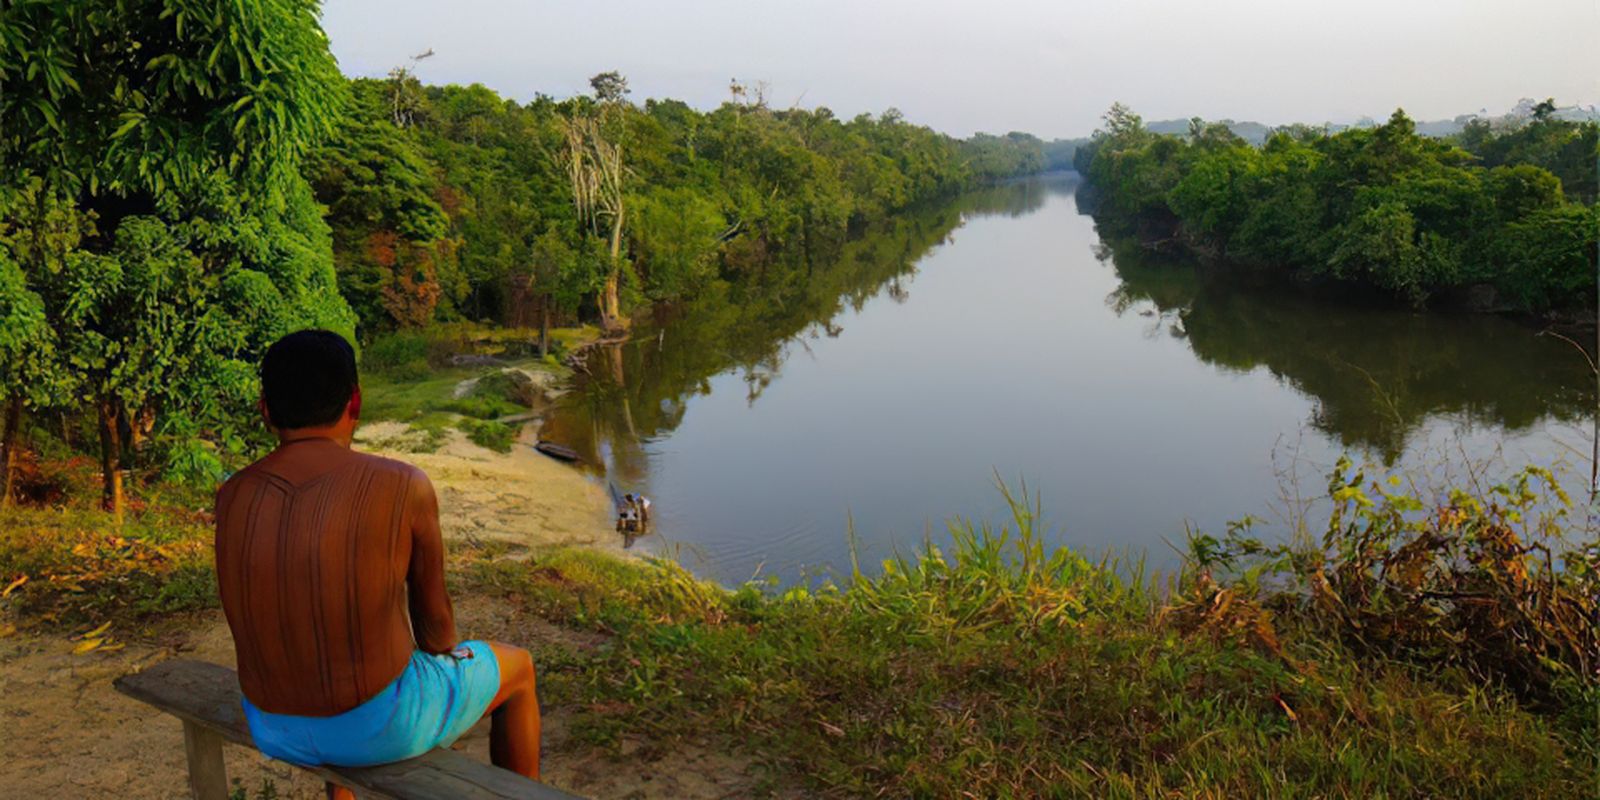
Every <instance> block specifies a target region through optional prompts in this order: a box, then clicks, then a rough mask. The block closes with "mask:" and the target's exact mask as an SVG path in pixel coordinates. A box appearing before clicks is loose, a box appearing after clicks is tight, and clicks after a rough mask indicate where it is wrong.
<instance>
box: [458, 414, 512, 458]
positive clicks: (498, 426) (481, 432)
mask: <svg viewBox="0 0 1600 800" xmlns="http://www.w3.org/2000/svg"><path fill="white" fill-rule="evenodd" d="M456 425H457V426H458V427H459V428H460V429H461V430H462V431H463V432H464V433H466V434H467V438H468V439H471V440H472V443H473V444H476V445H478V446H479V447H484V448H487V449H489V450H493V451H495V452H496V453H509V452H511V445H513V444H515V443H516V440H517V429H516V428H515V427H512V426H511V425H507V424H506V423H504V422H496V421H494V420H486V419H471V418H463V419H461V420H460V421H459V422H457V423H456Z"/></svg>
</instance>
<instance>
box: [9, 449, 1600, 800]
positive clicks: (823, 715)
mask: <svg viewBox="0 0 1600 800" xmlns="http://www.w3.org/2000/svg"><path fill="white" fill-rule="evenodd" d="M446 457H447V458H448V457H450V456H446ZM1537 477H1538V476H1533V478H1534V479H1535V480H1534V481H1533V482H1524V483H1519V484H1514V485H1510V486H1507V487H1505V493H1504V494H1499V493H1496V494H1495V495H1493V497H1496V498H1498V500H1497V502H1498V503H1502V504H1504V507H1500V506H1496V505H1491V504H1487V503H1479V502H1478V501H1477V500H1475V499H1473V498H1471V497H1467V496H1465V495H1462V496H1460V497H1458V498H1457V499H1456V500H1454V501H1452V503H1451V504H1450V505H1449V506H1447V507H1443V508H1439V509H1436V510H1435V511H1433V512H1430V513H1428V514H1426V515H1423V516H1422V517H1420V518H1418V520H1417V521H1416V522H1407V521H1405V517H1404V515H1403V514H1400V513H1397V512H1401V511H1403V510H1404V509H1407V508H1413V507H1414V506H1413V505H1412V504H1413V502H1414V501H1411V500H1409V499H1408V498H1404V497H1401V496H1398V495H1389V494H1384V492H1385V491H1389V490H1390V488H1389V487H1388V484H1386V483H1383V482H1380V481H1376V480H1374V481H1372V482H1370V483H1369V482H1367V481H1366V479H1365V478H1363V477H1362V476H1360V475H1350V476H1348V481H1349V482H1348V483H1344V484H1340V485H1338V486H1336V487H1335V488H1336V490H1337V492H1338V496H1339V497H1341V498H1342V500H1341V506H1340V510H1339V511H1338V512H1337V513H1338V516H1336V517H1335V519H1334V520H1333V522H1331V523H1330V526H1329V530H1330V536H1331V537H1332V538H1331V539H1330V540H1329V544H1328V548H1327V550H1326V551H1320V550H1318V551H1301V552H1292V551H1289V550H1287V549H1285V548H1278V547H1272V546H1268V545H1262V544H1261V543H1253V542H1250V541H1249V540H1247V539H1242V538H1239V537H1238V536H1236V535H1230V536H1228V537H1226V538H1224V539H1222V540H1217V539H1198V540H1196V541H1194V542H1192V543H1191V550H1192V552H1191V559H1192V560H1191V561H1190V567H1189V569H1188V570H1186V571H1185V573H1184V574H1182V575H1175V576H1168V577H1165V578H1158V577H1155V576H1151V575H1148V574H1146V573H1144V571H1143V570H1142V568H1141V566H1140V565H1139V564H1126V563H1124V564H1117V563H1106V562H1101V563H1093V562H1089V561H1086V560H1084V559H1083V558H1081V557H1079V556H1077V555H1075V554H1074V553H1072V552H1071V551H1068V550H1065V549H1060V550H1052V549H1047V548H1046V547H1045V545H1044V544H1043V543H1042V540H1041V537H1040V535H1039V532H1038V531H1036V530H1035V517H1034V513H1035V512H1034V510H1033V509H1032V507H1031V506H1030V504H1029V502H1028V499H1027V498H1019V499H1018V501H1017V502H1015V503H1013V504H1012V511H1013V517H1012V519H1011V520H1009V521H1006V522H1005V523H1004V524H1003V525H1000V524H997V525H996V526H995V527H992V528H991V527H974V526H971V525H966V526H962V527H957V528H956V529H955V538H954V540H953V541H952V542H951V543H950V545H949V546H948V547H943V548H939V549H933V550H928V551H925V552H923V553H921V554H919V555H917V556H914V557H907V558H903V559H898V560H894V561H890V562H887V563H885V564H883V565H882V566H881V568H880V569H879V570H877V571H876V573H875V574H876V575H877V577H869V576H866V575H856V576H855V577H853V578H846V579H844V580H842V582H840V583H827V584H822V585H818V586H813V587H809V588H804V587H795V588H791V589H788V590H786V591H782V592H777V591H772V590H768V589H765V588H763V587H762V586H759V585H747V586H742V587H739V588H737V589H735V590H729V589H724V588H721V587H718V586H716V585H714V584H711V583H709V582H706V581H703V580H700V579H697V578H695V577H694V576H692V575H690V574H689V573H687V572H686V571H685V570H683V569H682V568H681V567H679V566H677V565H675V564H673V563H670V562H661V561H653V560H646V559H632V558H619V557H617V556H616V555H614V554H611V553H607V552H604V551H602V550H599V549H596V548H593V547H563V548H554V549H539V550H534V549H529V550H527V551H526V552H523V551H521V550H519V549H518V548H517V547H515V546H513V545H512V544H511V543H510V542H509V541H507V540H504V539H497V538H491V537H483V536H475V535H470V534H469V535H461V534H457V535H455V538H453V541H452V544H451V546H450V548H449V554H450V560H449V563H448V565H447V566H448V570H449V581H450V586H451V590H452V593H453V595H454V597H455V598H456V602H457V607H458V611H459V614H460V618H461V620H462V624H463V626H464V627H465V628H466V629H468V630H471V631H473V634H474V635H486V636H491V637H494V638H500V639H505V640H508V641H512V642H517V643H519V644H523V645H525V646H528V647H530V648H532V649H533V651H534V654H535V660H536V663H537V664H538V665H539V669H540V696H541V702H542V704H543V707H544V709H545V718H546V721H547V734H546V739H545V748H546V757H545V764H546V769H547V773H546V778H547V779H548V780H549V781H550V782H552V783H554V784H555V785H558V786H561V787H563V788H566V789H569V790H572V791H576V792H579V793H581V794H585V795H589V796H594V797H652V796H672V797H726V796H741V797H744V796H750V797H755V796H780V797H788V796H814V795H819V794H820V795H825V796H840V797H846V796H849V797H853V796H885V795H887V796H910V797H947V796H960V795H961V794H962V793H969V794H971V795H975V796H984V797H990V796H1018V797H1024V796H1030V797H1031V796H1060V797H1130V798H1132V797H1149V796H1173V795H1177V796H1190V797H1260V796H1291V795H1292V796H1322V797H1370V796H1390V797H1417V798H1421V797H1435V796H1451V797H1482V798H1497V797H1506V796H1519V797H1528V798H1543V797H1551V798H1569V797H1570V798H1584V797H1592V796H1593V795H1594V793H1595V790H1596V789H1597V788H1600V786H1597V785H1596V783H1595V776H1596V775H1597V774H1600V772H1597V770H1600V747H1597V743H1600V735H1597V734H1600V690H1597V687H1596V679H1595V676H1593V675H1590V674H1588V673H1587V672H1586V670H1587V669H1589V668H1591V667H1585V666H1584V665H1585V664H1590V665H1592V664H1593V663H1596V662H1595V660H1594V659H1596V657H1597V656H1600V648H1597V646H1596V642H1595V632H1594V631H1593V630H1592V628H1584V627H1582V624H1583V620H1586V619H1589V618H1590V617H1589V615H1592V614H1593V613H1594V612H1595V611H1596V610H1597V606H1596V605H1595V604H1596V601H1597V598H1600V592H1597V591H1596V586H1595V580H1596V579H1595V574H1596V570H1595V567H1596V566H1597V564H1600V554H1596V553H1594V552H1593V551H1592V550H1591V551H1588V552H1587V553H1585V552H1584V551H1581V550H1580V551H1577V552H1578V557H1577V559H1576V560H1569V562H1568V563H1567V565H1566V566H1565V568H1564V570H1563V571H1561V572H1552V571H1551V570H1550V569H1549V568H1547V567H1546V566H1545V565H1544V559H1543V556H1542V555H1541V554H1540V551H1539V549H1538V548H1539V547H1540V546H1542V545H1543V544H1544V542H1545V541H1546V539H1545V537H1547V536H1548V535H1551V534H1552V533H1553V531H1552V530H1551V529H1548V528H1541V527H1539V526H1538V525H1534V526H1524V525H1522V524H1521V521H1520V518H1519V517H1518V516H1517V514H1518V513H1519V511H1518V510H1519V509H1520V508H1522V507H1523V506H1522V505H1521V504H1522V503H1523V502H1525V501H1524V500H1523V499H1522V498H1525V497H1529V496H1531V495H1532V494H1535V493H1537V492H1538V486H1537V485H1536V483H1537V481H1536V479H1537ZM146 513H156V512H151V511H147V512H146ZM10 521H12V522H14V521H15V520H10ZM135 523H136V524H135V525H134V526H132V527H130V528H128V529H126V534H127V536H123V537H116V538H117V539H120V540H121V541H120V542H119V541H109V542H105V543H104V544H103V545H102V544H96V543H95V542H98V541H99V540H102V539H104V538H105V534H104V532H103V531H101V532H98V533H96V534H94V535H89V536H86V537H84V538H83V539H82V540H80V541H77V542H75V543H74V541H73V540H71V539H70V538H69V539H67V540H66V541H64V542H62V544H61V545H60V547H61V548H62V549H64V550H65V551H66V553H67V554H69V555H65V556H62V557H61V558H60V559H58V563H66V564H72V565H78V566H85V565H88V566H92V565H93V564H95V563H98V562H96V558H98V557H99V554H100V553H101V552H102V548H111V549H112V550H113V551H114V552H116V553H119V554H120V556H119V558H118V560H117V561H116V563H124V562H127V561H129V560H133V561H136V562H137V561H141V560H142V561H143V563H145V564H146V565H147V566H146V568H145V569H144V570H143V572H144V574H146V575H148V576H150V577H152V578H153V579H154V581H155V582H154V583H153V584H152V588H153V591H152V592H151V593H150V596H152V597H168V599H174V598H181V597H191V598H202V599H203V601H204V602H205V603H210V602H211V598H212V597H214V594H210V593H193V592H188V591H179V592H176V593H169V590H171V589H172V588H173V587H180V588H181V587H183V586H184V585H185V579H184V576H185V574H187V573H186V570H185V569H183V568H182V565H183V563H184V559H185V558H186V557H187V556H186V554H187V555H188V556H193V557H195V558H197V559H198V563H199V564H200V565H201V566H202V567H204V568H206V569H205V570H204V572H203V573H202V574H203V575H205V576H207V577H208V576H209V569H208V567H209V564H208V563H205V559H206V557H207V555H208V553H209V549H208V548H205V547H203V546H199V547H196V548H194V549H188V544H190V543H195V542H203V541H204V540H205V539H206V536H207V534H208V533H209V531H208V529H207V528H206V527H205V526H204V525H203V524H202V523H201V522H200V521H198V520H196V521H193V522H192V524H190V525H188V526H187V527H184V526H158V525H155V524H154V520H150V519H139V520H135ZM67 532H68V531H65V530H57V531H55V532H54V533H56V534H62V533H67ZM128 536H137V537H139V538H137V539H131V538H127V537H128ZM1524 537H1526V538H1524ZM475 540H476V541H475ZM17 541H18V537H17V535H16V533H15V528H14V526H13V525H11V524H8V525H7V526H6V527H5V528H4V530H3V532H0V571H3V572H4V576H5V577H6V578H8V579H9V578H10V576H11V575H13V574H15V569H16V567H15V564H16V560H15V555H16V551H15V548H14V545H15V544H16V542H17ZM145 548H149V549H150V552H151V553H153V554H150V555H148V557H147V558H146V557H145V556H144V555H141V554H145V553H146V549H145ZM1341 554H1345V555H1341ZM1419 556H1420V558H1419ZM1584 559H1588V560H1584ZM1419 565H1423V566H1421V567H1420V569H1419ZM1362 576H1367V577H1366V578H1363V577H1362ZM123 577H124V578H126V577H128V576H127V575H124V576H123ZM34 578H35V580H37V581H39V583H37V584H35V583H33V582H32V581H29V582H26V583H23V584H21V585H20V586H18V587H16V588H14V589H12V591H10V592H9V593H8V598H7V599H6V601H4V602H5V613H6V614H7V615H8V619H12V620H17V621H20V622H22V623H23V624H24V626H25V630H24V631H23V632H21V633H18V632H16V631H15V630H14V629H12V630H10V631H8V632H7V635H5V636H0V696H3V697H5V698H6V700H5V704H4V707H3V710H4V715H5V721H6V726H7V733H8V736H7V737H5V739H4V740H3V742H0V748H3V749H0V756H4V757H3V758H0V782H3V785H6V786H10V787H14V788H15V787H24V786H25V787H30V788H32V789H35V790H37V791H40V792H43V791H46V790H49V789H51V788H60V787H72V788H74V789H79V790H82V791H83V792H86V793H103V792H109V791H111V790H113V789H115V790H116V791H117V793H118V794H119V795H120V796H124V797H130V798H143V797H152V798H153V797H164V796H170V795H171V794H172V793H173V792H175V791H180V790H181V789H179V788H178V787H180V786H181V780H182V777H181V776H182V772H181V769H180V765H179V756H178V753H180V752H181V747H179V746H178V740H179V737H178V733H177V730H178V729H177V726H176V724H175V723H173V722H172V721H171V720H165V719H161V718H160V717H159V715H158V714H157V713H155V712H153V711H150V710H148V709H144V708H143V707H139V706H137V705H136V704H132V703H131V702H129V701H126V700H123V699H121V698H119V697H117V696H115V695H114V693H113V692H112V691H111V689H110V680H111V679H112V678H113V677H114V676H116V675H118V674H122V673H124V672H127V671H130V670H134V669H138V668H140V667H141V666H142V665H145V664H148V663H152V662H153V661H156V660H160V659H164V658H168V657H174V656H178V655H182V656H184V657H199V658H204V659H207V660H212V661H216V662H218V663H224V664H227V663H231V660H232V653H231V648H229V647H228V639H227V633H226V627H225V625H224V624H223V623H222V621H221V619H220V616H219V615H218V613H217V611H215V610H214V609H212V610H202V611H194V610H189V609H185V608H182V607H176V606H174V607H168V608H164V609H163V608H155V607H149V606H147V607H144V608H129V607H125V606H118V605H116V604H115V603H103V604H102V605H99V606H97V607H92V608H82V607H79V608H78V611H79V612H82V613H80V614H78V615H76V616H74V615H73V608H74V606H72V605H71V604H70V603H68V604H64V605H55V606H50V605H44V606H41V605H38V604H36V603H35V602H33V600H34V599H37V598H34V595H35V593H38V592H40V591H41V590H46V591H48V590H50V589H52V588H53V589H54V590H56V591H59V592H61V593H62V594H63V595H65V596H67V597H84V596H87V597H99V598H102V600H104V599H106V598H113V597H115V596H116V595H117V594H118V593H128V592H130V591H131V587H132V586H134V585H135V584H129V583H127V582H126V581H121V582H119V579H117V578H115V577H111V578H107V577H95V576H93V575H91V574H88V573H86V572H82V571H80V573H78V574H76V575H70V576H67V577H65V578H63V576H62V575H61V574H56V573H48V572H36V573H34ZM64 582H71V583H73V584H76V586H75V587H73V586H63V585H62V584H63V583H64ZM137 585H143V584H137ZM1265 586H1273V587H1278V588H1274V589H1270V590H1269V589H1266V588H1263V587H1265ZM108 587H109V591H108ZM1468 591H1470V592H1472V593H1473V594H1474V596H1476V597H1477V598H1478V601H1477V602H1475V603H1474V604H1471V605H1449V604H1439V603H1438V602H1437V601H1435V600H1430V599H1429V598H1434V597H1438V596H1441V595H1445V594H1460V593H1461V592H1468ZM103 619H104V620H106V621H108V622H110V624H109V625H105V623H103V622H101V620H103ZM73 620H76V621H73ZM1574 622H1576V623H1577V626H1576V627H1574V626H1573V623H1574ZM102 625H105V627H102ZM483 738H484V735H483V731H482V730H481V729H480V730H477V731H475V732H474V734H473V735H472V736H470V737H469V738H468V739H467V741H466V742H465V744H464V747H465V749H466V750H467V751H468V752H469V753H474V754H476V755H478V756H480V757H481V756H482V755H483V749H484V742H483ZM229 753H230V766H231V767H232V768H233V770H234V771H233V774H234V775H235V776H236V777H239V778H241V779H242V783H241V789H242V790H244V792H245V793H244V794H241V795H237V796H239V797H243V798H246V799H247V800H264V798H269V797H279V798H286V797H308V798H309V797H313V796H315V792H316V787H315V785H314V784H311V783H308V782H307V781H306V780H305V778H304V776H300V775H297V774H295V773H294V772H292V771H290V770H288V769H287V768H285V767H283V766H282V765H273V764H270V763H265V762H263V761H261V760H260V759H259V757H257V756H254V755H252V754H249V753H246V752H243V751H238V750H237V749H236V748H229ZM135 765H137V766H135Z"/></svg>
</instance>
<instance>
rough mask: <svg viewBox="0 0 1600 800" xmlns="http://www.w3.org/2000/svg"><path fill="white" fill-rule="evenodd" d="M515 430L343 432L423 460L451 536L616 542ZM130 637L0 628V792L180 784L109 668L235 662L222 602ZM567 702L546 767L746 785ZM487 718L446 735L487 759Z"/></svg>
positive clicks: (542, 542)
mask: <svg viewBox="0 0 1600 800" xmlns="http://www.w3.org/2000/svg"><path fill="white" fill-rule="evenodd" d="M535 428H536V425H532V426H530V427H529V430H528V431H526V432H525V436H524V442H523V443H522V444H519V445H518V446H516V447H515V448H513V452H511V453H509V454H505V455H502V454H498V453H494V452H491V451H489V450H485V449H483V448H480V447H478V446H476V445H474V444H472V443H471V442H469V441H467V440H466V439H465V437H463V436H461V435H460V434H453V437H452V439H451V440H450V441H449V442H448V443H447V444H446V445H445V446H444V447H442V448H440V449H439V450H438V452H435V453H431V454H416V453H407V452H403V451H399V450H392V449H386V448H385V446H384V445H385V443H389V444H391V445H392V444H393V443H395V442H396V440H397V437H402V436H404V435H405V434H404V431H405V427H404V426H403V425H398V424H396V423H379V424H375V425H370V426H366V427H364V428H363V429H362V431H360V432H359V433H358V435H357V447H358V448H361V449H365V450H368V451H369V452H378V453H381V454H383V455H388V456H391V457H394V458H399V459H402V460H405V461H409V462H411V463H413V464H416V465H418V466H420V467H422V468H423V469H424V470H426V471H427V473H428V475H429V476H430V477H431V478H432V480H433V483H434V487H435V489H436V491H437V492H438V493H439V501H440V518H441V522H442V524H443V529H444V533H445V537H446V542H447V546H448V545H449V543H450V542H458V543H459V542H474V543H482V542H488V541H501V542H505V543H507V544H510V545H512V547H513V548H514V550H513V552H515V551H518V550H523V549H524V548H526V549H528V550H537V549H539V548H541V547H547V546H558V545H580V546H588V547H598V548H603V549H608V550H616V551H617V552H618V553H622V552H624V551H623V550H622V543H621V541H620V539H619V538H618V537H617V535H616V534H615V533H614V532H613V530H612V529H611V524H610V523H611V521H610V519H609V518H608V514H609V513H610V511H609V510H610V504H609V501H608V498H607V497H606V495H605V492H604V490H603V489H602V488H601V487H600V486H599V485H598V484H597V483H595V482H594V481H592V480H590V479H589V478H586V477H585V476H584V475H583V474H582V473H581V472H579V471H578V470H575V469H573V468H571V467H569V466H567V465H564V464H560V463H558V462H555V461H553V460H551V459H549V458H546V457H545V456H542V455H539V454H538V453H536V452H535V451H533V450H532V448H531V447H527V446H526V444H529V443H531V442H532V441H534V440H535V439H534V437H535ZM455 602H456V611H457V616H458V620H459V622H460V627H461V630H462V634H463V635H464V636H471V637H474V638H492V639H500V640H503V641H509V642H513V643H515V644H519V645H522V646H525V647H528V648H529V649H531V650H533V651H534V653H535V660H536V662H537V660H538V654H539V652H540V651H541V650H544V651H546V652H548V651H549V650H550V649H552V648H584V647H594V646H596V645H597V644H598V641H597V640H596V639H595V638H592V637H585V636H583V635H581V634H576V633H573V632H571V631H567V630H564V629H560V628H556V627H554V626H551V625H550V624H548V623H545V622H543V621H542V620H538V619H533V618H529V617H527V616H524V615H522V614H521V613H520V612H519V611H517V610H516V609H515V608H513V607H511V606H510V605H509V604H505V603H499V602H496V601H494V600H492V599H489V598H482V597H473V596H458V597H456V598H455ZM113 633H114V634H117V635H118V636H119V638H121V639H123V640H132V642H133V643H130V644H128V645H127V647H126V648H125V649H123V650H120V651H114V652H95V653H89V654H86V655H74V654H73V653H72V647H73V643H72V642H71V641H70V640H69V639H68V634H67V633H65V632H63V633H62V634H60V635H55V636H39V635H12V636H10V637H8V638H0V798H13V797H17V798H23V797H74V798H75V797H119V798H127V799H128V800H140V799H142V798H172V797H185V796H187V784H186V783H185V776H186V771H185V764H184V757H183V738H182V733H181V729H180V726H179V723H178V722H177V720H176V719H173V718H171V717H168V716H166V715H164V714H162V713H161V712H159V711H156V710H154V709H152V708H150V707H148V706H145V705H143V704H141V703H138V702H136V701H134V700H130V699H128V698H125V697H123V696H122V695H120V694H118V693H117V692H116V691H115V690H114V689H113V688H112V685H111V681H112V680H113V679H114V678H116V677H117V676H119V675H122V674H125V673H128V672H132V671H135V670H138V669H140V668H142V667H145V666H148V665H150V664H153V663H156V662H158V661H162V660H165V659H168V658H174V657H182V658H192V659H200V660H204V661H211V662H214V663H218V664H226V665H228V666H230V667H231V666H233V665H234V663H235V661H234V653H233V642H232V638H231V637H230V635H229V633H228V627H227V624H226V622H225V621H224V620H223V618H222V615H221V613H220V612H212V613H207V614H202V615H198V616H196V617H194V618H193V619H190V620H181V621H179V620H175V621H169V622H167V623H163V624H162V625H161V626H160V627H159V631H158V632H154V633H150V632H146V633H145V634H143V635H142V636H139V635H136V634H135V632H131V631H121V630H113ZM571 715H572V709H570V708H562V707H550V706H546V708H545V716H544V739H543V742H544V749H545V752H546V755H545V759H544V765H543V766H544V775H543V778H544V780H545V781H546V782H548V783H551V784H553V785H556V786H559V787H562V788H564V789H567V790H568V791H572V792H575V793H577V794H580V795H584V796H589V797H598V798H609V797H616V798H635V797H672V798H718V797H743V796H748V795H749V794H750V792H751V789H752V786H753V780H752V778H751V777H750V776H749V770H748V768H747V765H746V764H745V763H744V762H742V761H740V760H738V759H734V758H732V757H729V756H726V755H723V754H720V753H716V752H712V751H709V750H706V749H703V748H696V747H692V746H691V747H687V748H686V747H683V746H679V745H675V746H674V747H673V748H672V749H673V750H674V752H672V753H671V754H670V755H669V754H668V753H667V752H666V748H661V747H656V746H652V744H651V743H649V742H643V741H630V742H624V743H623V746H622V747H621V753H620V754H614V753H609V752H595V751H593V750H592V749H584V748H576V749H575V748H573V747H569V746H567V743H568V736H567V725H568V721H569V719H570V717H571ZM488 735H489V733H488V724H487V723H480V724H479V725H478V726H477V727H476V728H474V729H473V731H472V732H471V733H469V734H468V735H467V736H466V737H465V738H463V739H462V741H461V742H460V743H458V744H457V747H458V748H459V749H462V750H464V751H466V752H467V753H469V754H471V755H473V756H475V757H478V758H482V759H484V760H487V759H488ZM227 760H228V774H229V776H230V777H231V778H233V779H236V780H237V781H239V783H240V785H242V786H243V787H244V788H246V789H248V790H249V796H250V798H252V800H254V798H255V797H256V793H257V790H258V789H259V788H260V787H261V786H262V784H263V781H270V782H271V783H272V784H273V786H274V788H275V789H276V790H277V796H278V797H281V798H320V797H322V796H323V795H322V789H321V784H320V783H319V782H317V781H316V780H314V779H312V778H311V777H310V776H309V775H308V774H307V773H304V772H302V771H300V770H297V769H295V768H293V767H291V766H289V765H287V764H283V763H280V762H274V761H269V760H266V759H265V758H263V757H262V756H261V755H260V754H258V753H255V752H254V751H250V750H246V749H244V748H240V747H233V746H229V747H228V748H227Z"/></svg>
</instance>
